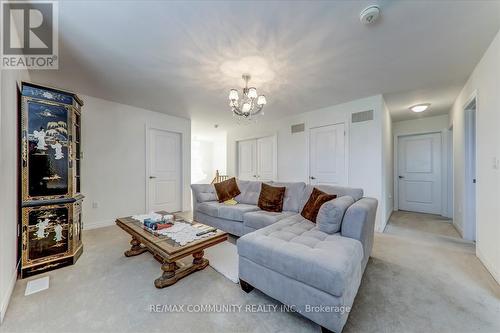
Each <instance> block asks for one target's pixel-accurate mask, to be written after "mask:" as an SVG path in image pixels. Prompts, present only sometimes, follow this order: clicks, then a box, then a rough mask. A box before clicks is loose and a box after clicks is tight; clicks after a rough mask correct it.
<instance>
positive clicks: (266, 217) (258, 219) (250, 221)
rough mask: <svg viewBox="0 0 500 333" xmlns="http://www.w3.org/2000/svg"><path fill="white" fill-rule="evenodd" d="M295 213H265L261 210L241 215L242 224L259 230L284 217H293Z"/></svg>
mask: <svg viewBox="0 0 500 333" xmlns="http://www.w3.org/2000/svg"><path fill="white" fill-rule="evenodd" d="M295 214H297V213H296V212H281V213H276V212H266V211H263V210H258V211H255V212H250V213H245V215H243V224H244V225H245V226H247V227H249V228H253V229H260V228H264V227H267V226H268V225H271V224H273V223H276V222H278V221H279V220H281V219H284V218H285V217H288V216H291V215H295Z"/></svg>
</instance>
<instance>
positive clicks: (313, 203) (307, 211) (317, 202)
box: [300, 187, 337, 223]
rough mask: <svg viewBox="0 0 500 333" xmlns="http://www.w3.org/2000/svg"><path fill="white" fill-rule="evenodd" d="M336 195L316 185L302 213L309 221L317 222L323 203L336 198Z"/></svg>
mask: <svg viewBox="0 0 500 333" xmlns="http://www.w3.org/2000/svg"><path fill="white" fill-rule="evenodd" d="M336 197H337V195H336V194H327V193H325V192H323V191H320V190H318V189H317V188H316V187H315V188H314V189H313V190H312V192H311V195H310V196H309V200H307V202H306V204H305V205H304V208H303V209H302V212H301V213H300V215H302V216H303V217H304V218H306V219H308V220H309V221H311V222H314V223H316V216H317V215H318V212H319V209H320V208H321V205H323V204H324V203H325V202H327V201H330V200H332V199H335V198H336Z"/></svg>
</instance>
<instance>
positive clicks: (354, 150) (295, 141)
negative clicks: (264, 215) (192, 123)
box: [227, 95, 385, 231]
mask: <svg viewBox="0 0 500 333" xmlns="http://www.w3.org/2000/svg"><path fill="white" fill-rule="evenodd" d="M382 104H383V99H382V96H381V95H376V96H371V97H367V98H362V99H358V100H355V101H351V102H348V103H343V104H339V105H335V106H331V107H327V108H323V109H319V110H315V111H311V112H305V113H301V114H299V115H295V116H290V117H286V118H282V119H280V120H277V121H272V122H268V121H266V120H265V117H264V118H261V119H259V120H258V122H257V123H256V124H252V125H247V126H237V127H236V128H234V129H232V130H229V131H228V137H227V145H228V152H227V162H228V166H227V169H228V174H229V175H236V142H237V141H239V140H243V139H250V138H256V137H263V136H270V135H275V134H276V135H277V138H278V180H280V181H302V182H306V183H309V174H308V172H309V171H308V165H309V162H308V161H309V156H308V151H309V149H308V142H309V129H310V128H312V127H317V126H324V125H329V124H335V123H345V124H346V142H347V147H348V151H347V155H346V157H347V159H348V169H347V170H348V180H347V185H349V186H353V187H361V188H363V189H364V193H365V196H371V197H374V198H377V199H378V200H379V208H378V209H377V222H376V223H377V226H376V229H377V231H382V230H383V228H384V226H385V221H384V222H382V221H383V220H382V218H383V216H384V215H385V214H383V213H381V211H383V209H385V206H382V204H381V202H382V200H381V198H383V193H382V187H383V185H382V184H383V181H384V180H383V177H381V175H382ZM367 110H373V111H374V120H372V121H367V122H361V123H354V124H351V114H352V113H354V112H360V111H367ZM266 112H272V110H268V111H266ZM300 123H305V128H306V131H304V132H302V133H295V134H292V133H291V130H290V126H291V125H293V124H300ZM368 165H369V167H367V166H368ZM382 207H384V208H382Z"/></svg>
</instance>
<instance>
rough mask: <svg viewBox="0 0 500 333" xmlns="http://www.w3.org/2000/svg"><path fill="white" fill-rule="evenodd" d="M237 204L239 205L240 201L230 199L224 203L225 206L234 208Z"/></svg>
mask: <svg viewBox="0 0 500 333" xmlns="http://www.w3.org/2000/svg"><path fill="white" fill-rule="evenodd" d="M237 204H238V201H236V200H234V199H229V200H227V201H224V205H230V206H234V205H237Z"/></svg>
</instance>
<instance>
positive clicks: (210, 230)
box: [196, 228, 217, 236]
mask: <svg viewBox="0 0 500 333" xmlns="http://www.w3.org/2000/svg"><path fill="white" fill-rule="evenodd" d="M214 231H217V229H215V228H210V229H207V230H205V231H202V232H199V233H197V234H196V236H202V235H205V234H209V233H211V232H214Z"/></svg>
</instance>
